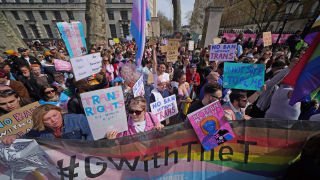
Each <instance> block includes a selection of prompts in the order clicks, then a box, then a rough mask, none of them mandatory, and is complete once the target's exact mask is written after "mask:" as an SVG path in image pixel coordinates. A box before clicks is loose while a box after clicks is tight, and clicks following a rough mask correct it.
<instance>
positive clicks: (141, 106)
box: [107, 96, 164, 139]
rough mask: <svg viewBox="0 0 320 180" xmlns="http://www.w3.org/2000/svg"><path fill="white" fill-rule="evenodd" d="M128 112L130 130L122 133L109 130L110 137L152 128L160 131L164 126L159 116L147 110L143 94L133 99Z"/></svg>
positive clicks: (127, 134)
mask: <svg viewBox="0 0 320 180" xmlns="http://www.w3.org/2000/svg"><path fill="white" fill-rule="evenodd" d="M128 112H129V113H128V114H129V115H128V130H127V131H125V132H122V133H118V132H117V131H109V132H107V138H108V139H114V138H116V137H122V136H129V135H133V134H136V133H140V132H145V131H149V130H152V129H157V130H158V131H160V130H161V129H162V128H163V127H164V126H163V125H162V124H161V123H160V122H159V120H158V118H157V116H155V115H153V114H152V113H148V112H147V103H146V100H145V99H144V98H143V97H141V96H138V97H135V98H133V99H131V101H130V106H129V111H128Z"/></svg>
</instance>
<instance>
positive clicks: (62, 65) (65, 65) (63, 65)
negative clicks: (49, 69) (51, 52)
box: [54, 59, 72, 71]
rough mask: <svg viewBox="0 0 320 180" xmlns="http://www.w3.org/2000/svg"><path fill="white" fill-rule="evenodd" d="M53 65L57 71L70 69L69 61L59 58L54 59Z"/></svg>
mask: <svg viewBox="0 0 320 180" xmlns="http://www.w3.org/2000/svg"><path fill="white" fill-rule="evenodd" d="M54 67H55V68H56V70H57V71H70V70H71V69H72V67H71V64H70V62H67V61H64V60H59V59H55V60H54Z"/></svg>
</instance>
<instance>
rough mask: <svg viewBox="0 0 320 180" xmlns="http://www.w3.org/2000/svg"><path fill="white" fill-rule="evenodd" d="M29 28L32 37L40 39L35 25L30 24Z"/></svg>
mask: <svg viewBox="0 0 320 180" xmlns="http://www.w3.org/2000/svg"><path fill="white" fill-rule="evenodd" d="M30 28H31V30H32V32H33V35H34V37H35V38H41V37H40V33H39V31H38V29H37V26H36V25H34V24H30Z"/></svg>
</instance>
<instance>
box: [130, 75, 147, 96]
mask: <svg viewBox="0 0 320 180" xmlns="http://www.w3.org/2000/svg"><path fill="white" fill-rule="evenodd" d="M132 90H133V96H134V97H138V96H143V95H144V84H143V76H141V77H140V79H139V80H138V81H137V82H136V83H135V84H134V86H133V87H132Z"/></svg>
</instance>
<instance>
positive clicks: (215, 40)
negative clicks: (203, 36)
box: [213, 38, 222, 45]
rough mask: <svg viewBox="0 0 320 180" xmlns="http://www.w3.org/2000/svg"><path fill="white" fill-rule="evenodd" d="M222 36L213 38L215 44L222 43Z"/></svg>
mask: <svg viewBox="0 0 320 180" xmlns="http://www.w3.org/2000/svg"><path fill="white" fill-rule="evenodd" d="M221 40H222V39H221V38H213V44H214V45H216V44H220V43H221Z"/></svg>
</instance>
